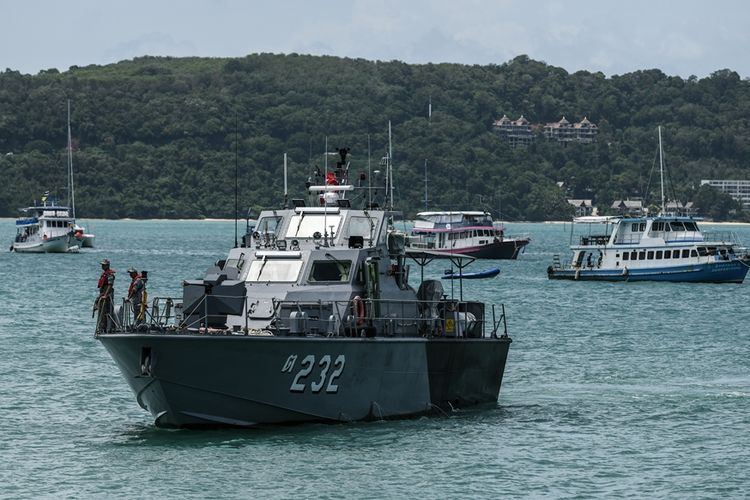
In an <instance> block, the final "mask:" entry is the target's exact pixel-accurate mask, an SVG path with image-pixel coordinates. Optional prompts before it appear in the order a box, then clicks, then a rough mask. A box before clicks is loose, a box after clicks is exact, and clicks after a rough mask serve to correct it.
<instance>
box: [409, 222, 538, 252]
mask: <svg viewBox="0 0 750 500" xmlns="http://www.w3.org/2000/svg"><path fill="white" fill-rule="evenodd" d="M530 241H531V238H529V237H527V236H524V237H516V238H512V237H508V236H507V235H506V234H505V228H504V227H503V226H496V225H495V224H494V223H493V221H492V215H491V214H490V213H489V212H483V211H454V212H419V213H418V214H417V219H416V220H415V221H414V228H413V229H412V231H411V236H410V237H409V240H408V243H407V244H408V246H409V248H411V249H414V250H436V251H439V252H450V253H455V254H462V255H467V256H470V257H474V258H477V259H515V258H517V257H518V254H519V253H520V252H521V251H523V249H524V247H525V246H526V245H528V244H529V242H530Z"/></svg>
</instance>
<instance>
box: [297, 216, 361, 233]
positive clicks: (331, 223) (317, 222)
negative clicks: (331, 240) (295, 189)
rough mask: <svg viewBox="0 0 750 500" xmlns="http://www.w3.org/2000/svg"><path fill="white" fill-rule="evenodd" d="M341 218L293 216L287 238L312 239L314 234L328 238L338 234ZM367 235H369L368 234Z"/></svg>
mask: <svg viewBox="0 0 750 500" xmlns="http://www.w3.org/2000/svg"><path fill="white" fill-rule="evenodd" d="M340 224H341V216H340V215H338V214H331V215H323V214H310V213H302V214H297V215H293V216H292V219H291V221H290V222H289V229H287V232H286V237H287V238H313V237H314V235H315V233H320V235H321V237H322V235H323V234H326V233H327V234H328V236H329V237H331V236H335V235H337V234H338V233H339V225H340ZM368 234H369V233H368Z"/></svg>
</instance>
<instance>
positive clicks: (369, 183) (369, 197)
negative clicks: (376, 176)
mask: <svg viewBox="0 0 750 500" xmlns="http://www.w3.org/2000/svg"><path fill="white" fill-rule="evenodd" d="M367 207H368V208H370V207H372V172H371V168H370V134H367Z"/></svg>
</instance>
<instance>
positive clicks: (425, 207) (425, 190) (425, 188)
mask: <svg viewBox="0 0 750 500" xmlns="http://www.w3.org/2000/svg"><path fill="white" fill-rule="evenodd" d="M424 209H425V211H427V158H425V159H424Z"/></svg>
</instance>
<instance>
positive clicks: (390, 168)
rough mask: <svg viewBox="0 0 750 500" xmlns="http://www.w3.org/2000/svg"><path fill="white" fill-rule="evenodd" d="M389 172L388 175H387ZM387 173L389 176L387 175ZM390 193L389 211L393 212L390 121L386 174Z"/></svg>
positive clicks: (389, 124) (389, 126) (389, 123)
mask: <svg viewBox="0 0 750 500" xmlns="http://www.w3.org/2000/svg"><path fill="white" fill-rule="evenodd" d="M389 172H390V173H389ZM388 173H389V174H388ZM386 174H388V175H389V184H390V185H391V186H390V188H391V193H390V196H389V200H388V201H389V204H390V210H391V212H393V144H392V143H391V121H390V120H388V172H386Z"/></svg>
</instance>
